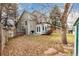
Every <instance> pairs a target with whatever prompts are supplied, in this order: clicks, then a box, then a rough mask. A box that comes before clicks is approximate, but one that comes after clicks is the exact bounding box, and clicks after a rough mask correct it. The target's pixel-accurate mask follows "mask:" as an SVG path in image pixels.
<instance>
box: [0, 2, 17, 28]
mask: <svg viewBox="0 0 79 59" xmlns="http://www.w3.org/2000/svg"><path fill="white" fill-rule="evenodd" d="M0 7H1V9H0V22H1V23H2V24H3V25H4V27H10V25H12V24H11V23H10V22H9V21H8V19H9V18H11V19H13V21H16V16H17V13H16V12H17V4H16V3H13V4H12V3H1V4H0Z"/></svg>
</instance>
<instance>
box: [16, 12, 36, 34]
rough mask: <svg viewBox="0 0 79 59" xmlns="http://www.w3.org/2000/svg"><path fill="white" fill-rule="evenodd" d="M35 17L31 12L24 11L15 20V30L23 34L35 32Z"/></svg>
mask: <svg viewBox="0 0 79 59" xmlns="http://www.w3.org/2000/svg"><path fill="white" fill-rule="evenodd" d="M35 28H36V17H35V16H33V15H32V14H31V13H29V12H27V11H24V12H23V13H22V15H21V16H20V19H19V21H18V22H17V32H20V33H25V34H28V35H30V34H35Z"/></svg>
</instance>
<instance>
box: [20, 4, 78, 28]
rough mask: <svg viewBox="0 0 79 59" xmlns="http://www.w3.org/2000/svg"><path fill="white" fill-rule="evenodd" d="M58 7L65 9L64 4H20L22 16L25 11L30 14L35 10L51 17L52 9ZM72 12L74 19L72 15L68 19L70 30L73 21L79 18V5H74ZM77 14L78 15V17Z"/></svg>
mask: <svg viewBox="0 0 79 59" xmlns="http://www.w3.org/2000/svg"><path fill="white" fill-rule="evenodd" d="M55 5H57V6H59V8H61V9H63V8H64V4H63V3H20V4H19V5H18V7H19V9H18V10H19V13H20V14H21V13H22V12H23V11H24V10H26V11H28V12H33V11H34V10H37V11H40V12H42V13H43V14H46V15H47V16H48V15H49V13H50V11H51V9H53V7H54V6H55ZM72 12H73V15H74V16H73V17H72V15H70V16H69V17H68V19H69V20H68V21H67V23H68V25H69V27H70V28H72V26H73V23H72V22H73V21H74V19H76V18H77V17H79V13H78V12H79V3H74V4H73V8H72ZM75 13H77V14H78V15H76V14H75Z"/></svg>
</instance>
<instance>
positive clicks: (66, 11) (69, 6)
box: [60, 3, 72, 44]
mask: <svg viewBox="0 0 79 59" xmlns="http://www.w3.org/2000/svg"><path fill="white" fill-rule="evenodd" d="M71 9H72V4H70V3H66V4H65V5H64V12H63V14H62V16H61V19H60V20H61V24H62V26H61V28H62V33H61V34H62V42H63V44H67V37H66V28H67V18H68V15H69V13H70V11H71Z"/></svg>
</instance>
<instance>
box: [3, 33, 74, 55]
mask: <svg viewBox="0 0 79 59" xmlns="http://www.w3.org/2000/svg"><path fill="white" fill-rule="evenodd" d="M67 38H68V43H71V44H68V46H66V48H68V49H66V48H64V47H65V46H64V45H63V44H62V43H61V36H60V34H58V33H53V34H52V35H40V36H33V35H30V36H26V35H24V36H20V37H17V38H14V39H10V40H9V41H8V42H7V44H6V47H5V49H4V55H16V56H17V55H23V56H25V55H32V56H33V55H34V56H39V55H45V54H44V52H45V51H46V50H48V49H49V48H52V47H53V48H55V49H56V50H57V51H58V52H57V54H55V55H60V53H62V54H64V55H73V46H72V43H73V42H74V36H73V35H72V34H67ZM70 48H71V49H70ZM47 55H53V54H47Z"/></svg>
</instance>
